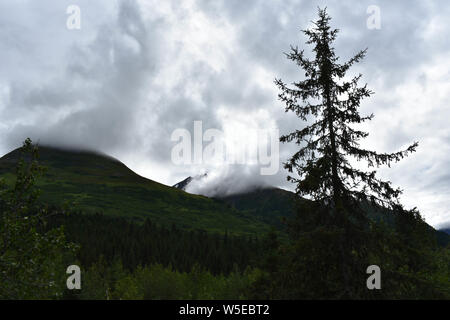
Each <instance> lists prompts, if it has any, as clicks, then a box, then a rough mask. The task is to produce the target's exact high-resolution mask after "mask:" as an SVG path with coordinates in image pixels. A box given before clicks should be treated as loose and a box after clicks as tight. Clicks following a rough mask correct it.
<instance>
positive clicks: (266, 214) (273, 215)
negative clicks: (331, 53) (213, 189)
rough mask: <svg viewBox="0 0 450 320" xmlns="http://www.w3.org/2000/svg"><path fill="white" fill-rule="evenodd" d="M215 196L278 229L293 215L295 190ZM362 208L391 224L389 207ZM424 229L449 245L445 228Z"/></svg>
mask: <svg viewBox="0 0 450 320" xmlns="http://www.w3.org/2000/svg"><path fill="white" fill-rule="evenodd" d="M189 178H190V177H189ZM189 178H187V179H184V180H183V181H181V182H180V183H178V184H175V187H176V186H178V185H179V186H183V189H186V187H187V185H188V184H189V183H190V182H191V181H192V179H189ZM218 199H220V200H222V201H224V202H226V203H228V204H229V205H230V206H232V207H233V208H235V209H237V210H240V211H242V212H245V213H247V214H249V215H252V216H254V217H255V218H257V219H259V220H260V221H262V222H265V223H268V224H270V225H272V226H276V227H278V228H282V227H283V221H284V220H286V219H289V218H291V217H293V216H294V214H295V205H294V203H295V193H293V192H290V191H287V190H283V189H279V188H275V187H272V188H260V189H254V190H249V191H247V192H244V193H239V194H234V195H230V196H225V197H218ZM366 207H367V214H368V217H369V218H370V219H372V220H374V221H378V222H380V221H383V222H384V223H386V224H387V225H391V226H393V225H394V223H395V221H394V216H393V215H392V214H390V212H389V210H387V209H383V208H374V207H373V206H370V205H368V204H367V205H366ZM428 229H429V230H430V232H431V233H432V234H434V237H435V238H436V241H437V243H438V244H439V245H441V246H446V245H448V244H450V235H449V234H448V230H447V231H446V230H436V229H434V228H433V227H431V226H429V225H428ZM446 232H447V233H446Z"/></svg>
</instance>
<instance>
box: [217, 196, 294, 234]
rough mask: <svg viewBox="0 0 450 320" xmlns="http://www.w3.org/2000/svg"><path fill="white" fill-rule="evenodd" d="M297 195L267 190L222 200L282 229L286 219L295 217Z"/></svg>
mask: <svg viewBox="0 0 450 320" xmlns="http://www.w3.org/2000/svg"><path fill="white" fill-rule="evenodd" d="M294 197H295V194H294V193H292V192H289V191H286V190H283V189H278V188H266V189H259V190H255V191H251V192H246V193H241V194H235V195H231V196H227V197H224V198H221V199H222V200H224V201H225V202H227V203H229V204H230V205H231V206H232V207H233V208H236V209H238V210H241V211H244V212H246V213H248V214H251V215H253V216H256V217H258V218H259V219H261V220H262V221H264V222H266V223H269V224H271V225H274V226H277V227H280V226H282V224H283V220H284V219H285V218H287V219H289V218H292V217H293V216H294V212H295V211H294V210H295V209H294Z"/></svg>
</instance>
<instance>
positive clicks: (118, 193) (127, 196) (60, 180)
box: [0, 146, 269, 234]
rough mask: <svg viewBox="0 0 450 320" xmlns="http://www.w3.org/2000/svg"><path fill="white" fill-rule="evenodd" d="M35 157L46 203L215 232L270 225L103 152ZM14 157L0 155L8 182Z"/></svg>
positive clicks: (50, 152) (256, 230)
mask: <svg viewBox="0 0 450 320" xmlns="http://www.w3.org/2000/svg"><path fill="white" fill-rule="evenodd" d="M39 155H40V162H41V163H42V164H43V165H44V166H45V167H47V172H46V173H45V175H44V176H43V177H42V178H41V179H40V180H38V182H37V185H38V186H39V188H40V189H41V190H42V195H41V198H42V200H43V201H45V202H47V203H50V204H55V205H61V204H63V203H64V202H65V201H67V200H68V201H72V202H74V207H75V208H76V209H78V210H80V211H83V212H86V213H97V212H101V213H104V214H106V215H111V216H123V217H127V218H129V219H131V220H135V221H138V222H139V221H143V220H144V219H145V218H147V217H148V218H150V219H151V220H152V221H153V222H155V223H158V224H161V225H171V224H176V225H177V226H179V227H182V228H185V229H202V230H206V231H210V232H217V233H225V232H229V233H234V234H261V233H263V232H264V231H266V230H268V229H269V226H268V224H266V223H264V222H261V221H260V220H258V219H256V218H255V217H252V216H251V215H250V214H248V213H245V212H241V211H239V210H236V209H234V208H232V207H231V206H229V205H227V204H226V203H224V202H223V201H220V200H217V199H211V198H207V197H204V196H199V195H193V194H189V193H186V192H184V191H182V190H179V189H176V188H172V187H170V186H166V185H164V184H161V183H158V182H155V181H152V180H150V179H146V178H144V177H142V176H139V175H138V174H136V173H135V172H133V171H132V170H130V169H129V168H128V167H127V166H125V165H124V164H123V163H122V162H120V161H119V160H117V159H114V158H112V157H109V156H107V155H104V154H100V153H95V152H90V151H74V150H65V149H59V148H53V147H48V146H40V147H39ZM19 158H20V149H16V150H14V151H12V152H10V153H8V154H6V155H5V156H3V157H2V158H0V176H2V177H3V178H4V179H5V181H6V182H7V183H8V184H12V183H13V182H14V179H15V175H14V172H15V166H16V163H17V161H18V160H19Z"/></svg>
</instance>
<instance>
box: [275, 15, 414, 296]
mask: <svg viewBox="0 0 450 320" xmlns="http://www.w3.org/2000/svg"><path fill="white" fill-rule="evenodd" d="M318 14H319V18H318V20H317V21H316V22H313V24H314V25H313V27H312V28H310V29H308V30H303V33H304V34H305V35H306V36H307V37H308V41H307V42H306V44H308V45H312V46H313V54H314V55H315V57H314V59H309V58H307V57H306V55H305V53H304V50H299V49H298V48H297V47H292V46H291V51H290V52H289V53H287V54H286V56H287V58H288V59H290V60H292V61H294V62H295V63H296V64H297V65H298V66H299V67H300V68H301V69H303V71H304V74H305V79H304V80H302V81H299V82H294V83H293V87H289V86H288V85H286V84H285V83H284V82H283V81H282V80H281V79H275V83H276V85H277V86H278V88H279V89H280V93H279V99H280V100H281V101H282V102H283V103H284V104H285V108H286V109H285V110H286V112H288V111H292V112H295V113H296V115H297V116H298V117H299V118H300V119H302V120H303V121H306V122H308V125H307V126H306V127H304V128H303V129H300V130H295V131H294V132H292V133H289V134H287V135H283V136H282V137H281V138H280V141H281V142H284V143H287V142H295V143H296V144H297V145H299V146H300V149H299V150H298V151H297V152H296V153H295V154H294V155H293V156H292V157H291V158H290V159H289V160H288V161H287V162H286V163H285V164H284V167H285V168H286V169H287V170H288V172H289V176H288V180H289V181H291V182H293V183H295V184H296V193H297V194H298V195H299V196H308V197H309V198H311V199H312V200H314V202H313V203H314V205H311V202H307V201H304V202H302V206H303V207H302V208H303V209H304V210H310V211H311V210H312V209H314V214H315V217H313V219H315V223H313V224H312V225H314V226H317V222H318V221H320V224H322V225H328V226H333V227H337V228H340V230H342V236H341V237H340V240H339V251H340V261H339V263H340V265H341V272H342V277H343V284H344V292H345V294H344V296H349V295H350V291H351V288H350V284H349V282H350V277H351V274H350V273H351V272H353V271H352V262H351V260H352V252H354V251H356V250H360V249H361V245H362V244H361V242H364V241H365V240H364V239H363V237H361V231H364V230H367V228H368V225H369V224H370V222H369V221H368V218H367V214H366V211H367V208H368V206H370V205H371V204H372V205H374V206H375V207H377V206H378V207H379V206H382V207H384V208H389V209H391V210H393V211H394V212H398V211H401V212H404V209H403V207H402V205H401V204H400V202H399V195H400V194H401V190H400V189H398V188H397V189H396V188H394V187H392V185H391V182H390V181H383V180H381V179H380V178H378V177H377V176H376V168H378V167H379V166H380V165H387V166H390V165H391V163H393V162H397V161H399V160H401V159H402V158H404V157H405V156H407V155H408V154H409V153H412V152H414V151H415V150H416V147H417V146H418V143H417V142H415V143H413V144H412V145H410V146H409V147H408V148H406V149H405V150H403V151H399V152H395V153H377V152H375V151H371V150H366V149H363V148H362V147H360V144H359V141H360V140H361V139H363V138H365V137H367V136H368V133H367V132H364V131H360V130H358V129H357V128H355V125H357V124H361V123H364V122H366V121H369V120H371V119H372V118H373V116H374V115H373V114H371V115H368V116H362V115H360V113H359V111H358V109H359V107H360V103H361V101H362V100H363V99H364V98H367V97H369V96H370V95H371V94H373V92H372V91H371V90H369V89H368V88H367V84H366V85H363V86H360V85H359V81H360V79H361V76H362V75H361V74H359V75H357V76H355V77H353V78H352V79H351V80H347V79H348V78H347V77H346V74H347V71H348V70H349V69H350V67H352V65H354V64H355V63H358V62H360V61H361V60H362V59H363V58H364V56H365V54H366V51H367V49H365V50H362V51H359V52H358V53H357V54H356V55H355V56H354V57H353V58H351V59H350V60H348V61H347V62H345V63H339V57H338V56H337V55H336V53H335V50H334V48H333V42H334V40H335V39H336V36H337V34H338V29H332V28H331V27H330V20H331V18H330V16H329V15H328V14H327V12H326V9H320V8H319V12H318ZM312 121H313V122H312ZM311 122H312V123H311ZM352 158H353V159H356V160H358V161H360V160H365V161H366V162H367V165H368V167H370V168H372V169H373V170H369V171H363V170H360V169H357V168H355V167H353V166H352V165H351V162H350V160H351V159H352ZM292 173H296V175H293V174H292ZM319 209H320V210H319ZM302 217H303V218H304V215H303V216H302ZM296 223H297V224H300V225H302V224H303V228H304V227H305V225H306V224H307V222H306V221H297V222H296ZM303 231H305V229H303Z"/></svg>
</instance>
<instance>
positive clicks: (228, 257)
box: [46, 208, 263, 275]
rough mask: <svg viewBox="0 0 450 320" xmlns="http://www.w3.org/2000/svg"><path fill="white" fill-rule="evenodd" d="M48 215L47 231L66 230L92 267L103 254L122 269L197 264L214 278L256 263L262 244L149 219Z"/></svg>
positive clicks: (189, 267)
mask: <svg viewBox="0 0 450 320" xmlns="http://www.w3.org/2000/svg"><path fill="white" fill-rule="evenodd" d="M53 211H54V212H55V214H54V215H50V216H49V218H48V221H47V224H46V228H47V229H49V230H51V229H53V228H56V227H60V226H64V232H65V235H66V237H67V240H68V241H71V242H73V243H77V244H79V245H80V250H79V251H78V254H77V257H78V259H79V261H80V264H81V265H82V266H85V267H86V268H87V267H90V266H92V265H93V264H95V263H97V262H98V261H99V258H100V257H101V256H102V257H103V259H104V261H105V262H106V263H107V264H112V263H113V261H115V260H119V261H120V263H121V264H122V265H123V267H124V269H126V270H128V271H134V270H135V269H136V268H137V267H138V266H149V265H152V264H161V265H162V266H164V267H169V268H173V269H174V270H177V271H179V272H189V271H191V270H192V268H193V267H194V266H195V265H198V266H199V267H200V268H203V269H205V270H208V271H209V272H211V274H213V275H219V274H229V273H230V272H232V271H237V270H239V271H243V270H245V268H246V267H247V266H250V265H254V264H255V263H256V261H257V259H258V257H259V255H260V254H261V252H262V249H263V248H262V244H261V241H260V240H258V239H257V238H256V237H252V236H230V235H228V234H227V233H225V234H223V235H220V234H210V233H207V232H205V231H202V230H183V229H180V228H178V227H176V226H175V225H172V226H171V227H165V226H160V225H157V224H155V223H152V221H150V220H149V219H146V220H145V221H144V222H143V223H136V222H133V221H130V220H127V219H124V218H120V217H110V216H105V215H103V214H89V215H85V214H82V213H81V212H76V213H71V214H69V215H65V214H61V213H56V212H58V209H57V208H53Z"/></svg>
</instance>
